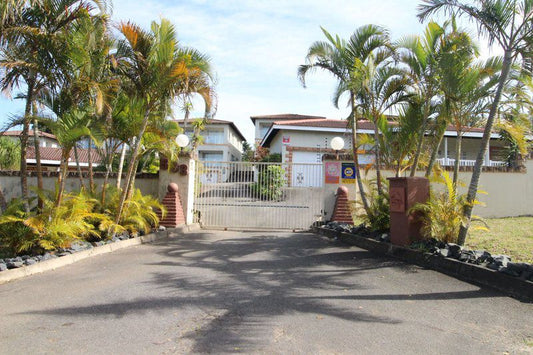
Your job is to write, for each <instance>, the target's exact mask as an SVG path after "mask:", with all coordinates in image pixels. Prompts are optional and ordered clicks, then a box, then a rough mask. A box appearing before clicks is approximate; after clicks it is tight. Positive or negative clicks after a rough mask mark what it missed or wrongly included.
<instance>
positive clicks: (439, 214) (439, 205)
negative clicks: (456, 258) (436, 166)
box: [408, 171, 487, 243]
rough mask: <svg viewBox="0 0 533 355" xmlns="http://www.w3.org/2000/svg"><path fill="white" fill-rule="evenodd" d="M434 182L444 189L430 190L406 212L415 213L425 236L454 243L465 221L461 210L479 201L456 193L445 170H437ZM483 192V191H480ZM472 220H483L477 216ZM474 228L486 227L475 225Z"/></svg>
mask: <svg viewBox="0 0 533 355" xmlns="http://www.w3.org/2000/svg"><path fill="white" fill-rule="evenodd" d="M433 180H434V182H437V183H440V184H442V185H443V186H444V188H445V191H433V190H432V191H431V192H430V198H429V200H428V202H426V203H419V204H416V205H415V206H413V207H412V208H411V209H410V210H409V212H408V213H417V214H418V218H419V220H420V221H421V223H422V228H421V230H420V232H421V233H422V235H423V236H424V237H425V238H434V239H437V240H440V241H442V242H445V243H456V242H457V237H458V234H459V228H460V227H461V225H464V224H465V223H467V219H466V218H465V217H464V215H463V211H464V209H465V208H466V207H467V206H469V205H470V206H472V207H473V205H479V204H481V203H480V202H479V201H477V200H476V201H474V203H473V204H469V202H468V201H467V199H466V195H465V194H458V193H457V187H456V185H455V184H454V183H453V179H452V178H451V177H450V175H449V174H448V173H447V172H446V171H443V172H439V174H436V175H435V177H434V178H433ZM480 192H483V191H480ZM472 221H478V222H482V223H484V222H483V220H482V219H481V218H480V217H478V216H473V218H472ZM475 229H487V228H486V227H483V226H476V228H475Z"/></svg>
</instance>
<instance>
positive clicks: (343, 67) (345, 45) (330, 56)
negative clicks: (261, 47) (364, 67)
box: [298, 25, 391, 211]
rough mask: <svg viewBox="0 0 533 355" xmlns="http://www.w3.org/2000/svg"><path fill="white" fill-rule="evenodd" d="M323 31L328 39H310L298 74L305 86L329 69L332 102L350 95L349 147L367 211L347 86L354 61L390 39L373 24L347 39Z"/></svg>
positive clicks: (355, 116) (386, 47)
mask: <svg viewBox="0 0 533 355" xmlns="http://www.w3.org/2000/svg"><path fill="white" fill-rule="evenodd" d="M322 32H323V33H324V36H325V37H326V39H327V41H317V42H315V43H313V44H312V45H311V46H310V47H309V50H308V52H307V56H306V64H304V65H300V67H299V68H298V78H299V79H300V81H301V83H302V85H303V86H304V87H305V86H306V85H305V78H306V76H307V74H308V73H310V72H314V71H316V70H317V69H321V70H324V71H326V72H329V73H331V74H332V75H333V76H334V77H335V79H337V88H336V91H335V96H334V105H335V106H336V107H338V101H339V98H340V97H341V96H342V94H344V93H348V95H349V98H348V100H349V104H350V108H351V112H350V116H349V120H350V125H351V127H352V134H353V138H352V150H353V158H354V164H355V170H356V174H357V184H358V187H359V193H360V195H361V201H362V203H363V207H364V208H365V210H366V211H368V207H369V204H368V201H367V198H366V195H365V190H364V186H363V182H362V180H361V172H360V168H359V159H358V154H357V146H358V144H357V126H358V125H357V122H358V119H359V118H358V110H357V103H356V93H355V91H354V90H351V89H350V84H349V83H350V82H352V81H353V79H354V75H355V71H354V70H353V68H354V66H355V65H356V63H365V62H366V61H367V59H368V58H369V56H370V55H371V54H374V55H376V56H377V55H380V54H379V53H381V52H388V51H389V50H390V47H391V45H390V40H389V34H388V32H387V30H385V29H384V28H382V27H379V26H375V25H366V26H362V27H359V28H358V29H357V30H356V31H355V32H354V33H353V34H352V35H351V36H350V38H349V40H348V41H345V40H343V39H341V38H340V37H339V36H335V37H333V36H332V35H331V34H330V33H329V32H328V31H326V30H325V29H324V28H322Z"/></svg>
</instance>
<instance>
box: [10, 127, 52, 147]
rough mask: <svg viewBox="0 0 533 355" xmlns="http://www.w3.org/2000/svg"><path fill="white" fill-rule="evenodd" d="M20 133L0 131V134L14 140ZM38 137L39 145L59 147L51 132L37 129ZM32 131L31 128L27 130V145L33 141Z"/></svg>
mask: <svg viewBox="0 0 533 355" xmlns="http://www.w3.org/2000/svg"><path fill="white" fill-rule="evenodd" d="M21 134H22V131H5V132H3V133H0V136H4V137H9V138H12V139H14V140H18V139H20V135H21ZM39 139H40V144H39V146H40V147H49V148H59V144H58V143H57V138H56V136H54V135H53V134H51V133H46V132H43V131H39ZM33 141H34V132H33V130H30V131H29V132H28V146H33V145H34V143H33Z"/></svg>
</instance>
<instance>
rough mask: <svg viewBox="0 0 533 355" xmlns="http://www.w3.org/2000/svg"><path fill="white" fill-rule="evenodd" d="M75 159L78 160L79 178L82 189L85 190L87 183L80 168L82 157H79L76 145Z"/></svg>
mask: <svg viewBox="0 0 533 355" xmlns="http://www.w3.org/2000/svg"><path fill="white" fill-rule="evenodd" d="M74 159H76V170H77V171H78V178H79V179H80V189H83V190H85V182H84V181H83V173H82V172H81V167H80V157H79V155H78V146H77V145H76V144H75V145H74Z"/></svg>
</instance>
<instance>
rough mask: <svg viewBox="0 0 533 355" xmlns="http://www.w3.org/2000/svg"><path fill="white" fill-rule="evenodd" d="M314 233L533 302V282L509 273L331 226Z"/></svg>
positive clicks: (320, 228)
mask: <svg viewBox="0 0 533 355" xmlns="http://www.w3.org/2000/svg"><path fill="white" fill-rule="evenodd" d="M312 231H313V232H314V233H315V234H319V235H323V236H325V237H328V238H330V239H338V240H340V241H341V242H343V243H346V244H349V245H354V246H357V247H359V248H363V249H366V250H368V251H371V252H373V253H377V254H382V255H387V256H392V257H394V258H397V259H400V260H402V261H405V262H408V263H411V264H415V265H419V266H422V267H425V268H428V269H432V270H435V271H438V272H441V273H443V274H446V275H449V276H453V277H455V278H457V279H459V280H462V281H466V282H469V283H472V284H476V285H478V286H488V287H491V288H493V289H496V290H498V291H500V292H502V293H504V294H506V295H509V296H511V297H513V298H516V299H518V300H520V301H523V302H528V303H533V282H531V281H528V280H523V279H519V278H516V277H511V276H508V275H506V274H504V273H501V272H498V271H495V270H491V269H488V268H485V267H482V266H479V265H475V264H468V263H464V262H461V261H458V260H455V259H450V258H445V257H442V256H438V255H433V254H430V253H427V252H423V251H419V250H414V249H410V248H405V247H401V246H398V245H393V244H390V243H386V242H380V241H377V240H373V239H369V238H365V237H361V236H357V235H354V234H350V233H346V232H340V231H336V230H333V229H329V228H323V227H313V228H312Z"/></svg>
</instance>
